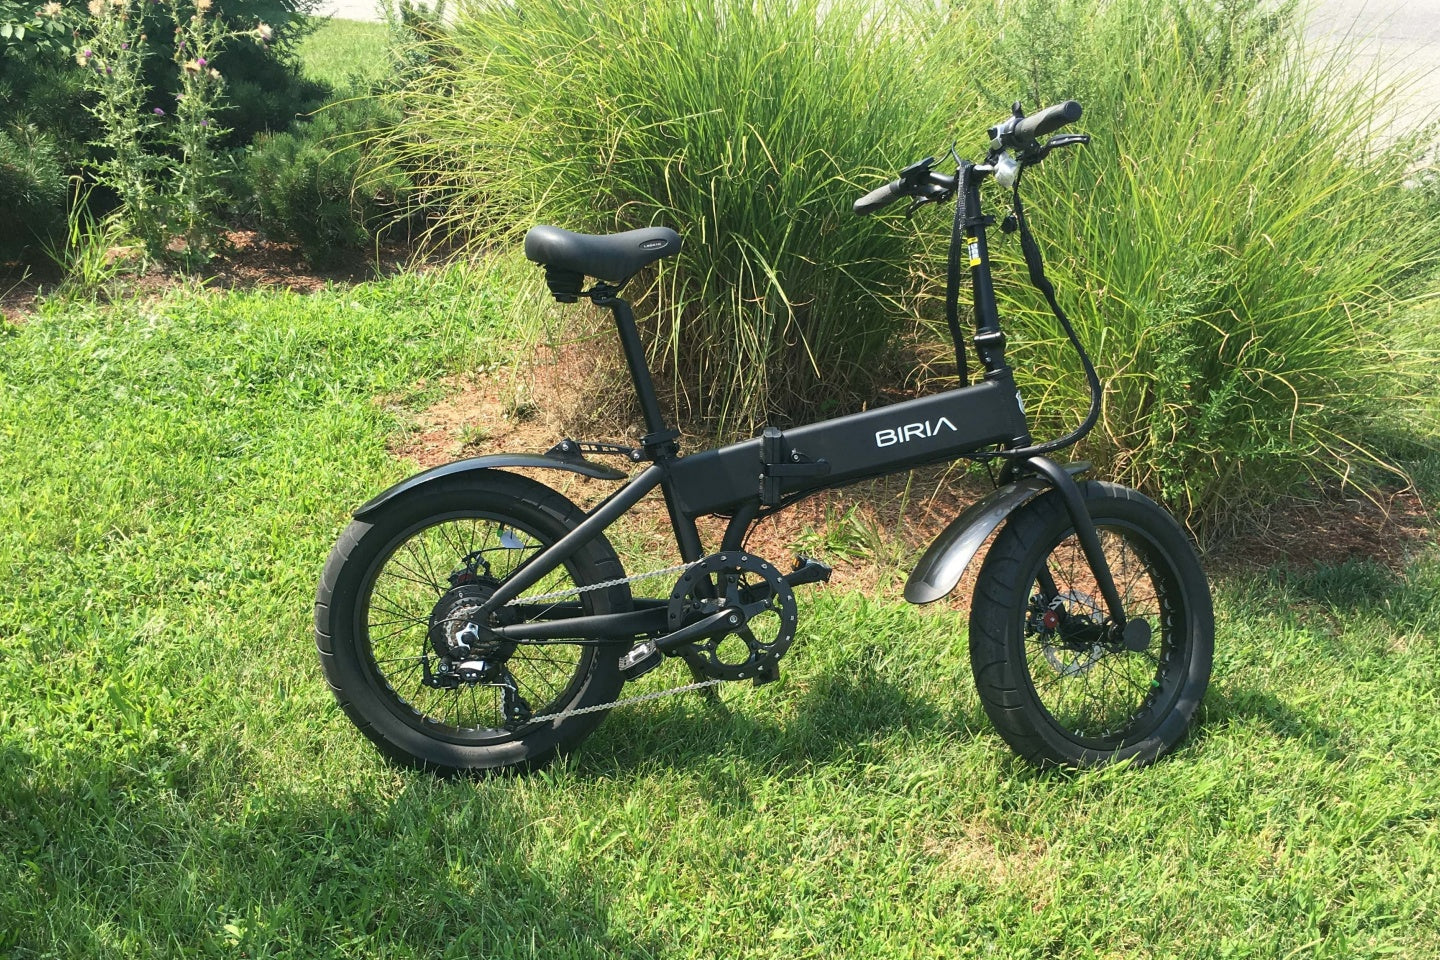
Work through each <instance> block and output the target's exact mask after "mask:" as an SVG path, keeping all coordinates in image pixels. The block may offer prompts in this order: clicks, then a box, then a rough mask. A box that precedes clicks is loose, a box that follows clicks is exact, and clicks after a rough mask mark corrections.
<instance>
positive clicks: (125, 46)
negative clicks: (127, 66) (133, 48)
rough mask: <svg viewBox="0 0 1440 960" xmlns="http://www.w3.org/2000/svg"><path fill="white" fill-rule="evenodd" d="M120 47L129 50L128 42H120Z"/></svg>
mask: <svg viewBox="0 0 1440 960" xmlns="http://www.w3.org/2000/svg"><path fill="white" fill-rule="evenodd" d="M120 49H121V50H129V49H130V44H128V43H122V44H120Z"/></svg>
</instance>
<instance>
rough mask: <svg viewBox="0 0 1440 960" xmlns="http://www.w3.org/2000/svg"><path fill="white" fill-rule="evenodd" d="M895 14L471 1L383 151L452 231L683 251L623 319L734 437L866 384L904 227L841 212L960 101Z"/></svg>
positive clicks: (826, 5)
mask: <svg viewBox="0 0 1440 960" xmlns="http://www.w3.org/2000/svg"><path fill="white" fill-rule="evenodd" d="M907 16H908V14H907V13H906V12H905V8H903V7H897V8H895V9H894V10H888V11H887V10H882V7H881V5H877V4H873V3H869V2H865V0H760V2H754V0H645V2H640V3H638V4H630V5H623V6H622V5H614V4H599V3H594V2H586V0H537V2H534V3H527V4H524V5H523V7H522V8H519V10H517V8H516V7H515V6H513V5H512V4H510V3H508V2H503V0H479V2H476V3H473V4H470V5H466V6H464V7H462V9H461V11H460V13H459V15H458V18H457V20H456V23H455V27H454V30H453V32H452V34H451V35H450V36H449V37H447V38H446V39H445V44H446V45H447V47H446V53H445V55H444V56H442V57H439V58H437V59H436V60H435V62H434V63H433V64H432V66H431V67H430V69H428V70H426V71H424V72H423V73H422V74H421V75H420V76H419V77H418V78H417V79H415V80H414V81H413V82H411V83H410V84H409V85H408V86H407V87H406V89H405V90H404V91H403V93H402V95H401V97H400V102H401V103H402V105H403V107H404V109H405V111H406V117H405V122H404V124H403V127H402V129H401V130H400V131H399V134H398V136H397V141H398V142H397V149H398V151H399V152H400V154H401V156H402V157H403V159H404V161H405V162H407V163H409V164H411V165H412V166H413V168H414V169H416V170H417V171H418V172H417V174H416V176H417V177H423V178H424V179H425V180H426V182H427V183H428V184H432V185H433V188H432V195H434V196H436V197H437V199H439V200H440V201H441V202H443V203H444V204H445V206H446V209H447V211H448V216H449V220H448V224H449V226H450V227H451V228H452V229H453V230H456V231H460V232H465V233H469V234H471V235H476V234H478V235H481V236H484V237H487V238H493V237H494V236H496V235H497V234H498V235H499V236H501V237H503V238H506V239H509V240H513V239H515V238H516V237H517V236H518V234H519V233H520V232H522V231H523V230H524V229H525V228H527V227H528V226H530V225H532V224H534V223H535V222H539V221H543V222H551V223H556V224H558V225H561V226H564V227H566V228H568V229H575V230H590V231H606V230H615V229H624V228H630V227H638V226H646V225H650V224H664V225H668V226H671V227H674V228H676V229H677V230H678V231H679V232H680V233H681V235H682V236H683V237H684V244H685V246H684V250H683V251H682V253H681V254H680V256H679V258H678V259H677V260H675V261H667V262H666V263H665V264H663V265H662V266H661V268H660V272H659V274H658V279H656V280H655V282H653V283H652V284H651V285H650V286H649V288H648V293H645V295H644V299H645V300H646V301H647V302H646V303H644V304H642V306H641V308H640V309H639V310H638V311H637V312H638V313H639V314H640V316H641V318H642V321H643V320H645V319H646V318H654V319H653V323H654V325H653V326H651V327H650V328H649V329H648V335H649V338H650V339H649V344H650V352H651V357H652V361H653V362H655V363H656V365H657V367H658V369H659V372H660V379H661V381H662V383H668V384H670V389H671V393H672V395H673V396H674V397H675V398H676V401H677V402H676V405H677V407H679V408H680V412H681V413H682V414H689V415H690V416H691V417H694V415H696V414H702V415H714V414H716V413H718V414H719V416H720V418H721V420H722V421H724V422H726V423H728V424H729V425H731V426H736V425H738V426H746V425H749V424H751V423H753V422H755V421H758V420H762V419H764V418H766V417H768V416H773V415H799V414H803V413H806V412H810V411H815V410H817V409H829V408H833V407H835V406H836V405H838V404H841V403H844V402H846V401H847V400H848V399H849V395H851V394H853V393H855V392H857V391H859V392H861V393H865V392H868V391H869V390H870V389H871V387H872V383H871V377H872V375H873V372H874V370H875V367H876V365H877V360H878V357H879V356H880V355H881V354H882V353H883V352H884V348H885V346H886V344H887V341H889V340H890V338H891V337H892V336H893V334H894V332H895V331H896V329H897V326H898V325H899V324H900V322H901V321H900V320H899V311H897V310H895V309H894V308H893V304H892V302H891V301H892V299H893V298H895V297H896V296H898V295H899V294H900V293H901V292H902V291H903V289H904V287H905V285H906V283H907V279H908V255H907V246H906V243H905V241H904V239H903V236H904V233H905V230H904V229H903V228H900V229H897V227H896V225H895V224H894V222H893V221H886V220H881V219H876V218H869V219H861V218H858V217H856V216H854V214H853V213H852V212H851V210H850V205H851V203H852V202H853V201H854V199H855V198H856V197H857V196H858V195H860V194H861V193H863V192H865V191H868V190H870V189H872V188H874V187H875V186H878V185H879V184H880V183H881V182H883V180H882V178H884V179H889V178H892V177H893V176H894V173H895V171H896V170H898V169H899V168H900V167H902V166H904V165H905V164H906V163H908V162H910V161H911V160H913V159H916V158H917V157H918V156H921V155H923V154H924V153H925V152H933V151H934V149H935V147H936V146H938V145H941V144H944V143H946V142H948V140H947V139H946V138H945V137H944V130H945V129H946V121H947V120H948V119H949V117H951V116H952V115H953V114H954V113H955V112H956V111H957V109H958V108H959V107H960V106H961V103H960V102H959V101H961V100H963V95H961V96H958V97H957V95H956V94H955V92H954V91H953V90H952V89H950V88H949V86H948V85H947V80H949V79H950V78H952V77H953V76H954V74H953V73H952V72H951V71H952V70H953V69H955V67H956V65H954V64H949V63H947V64H945V67H944V69H941V70H935V69H928V68H927V67H926V66H925V65H923V64H922V63H920V62H919V61H918V60H917V57H916V46H917V42H922V41H917V38H923V37H925V36H926V34H927V31H928V30H929V28H930V25H929V24H922V23H918V22H911V21H909V20H907V19H905V18H906V17H907ZM965 49H967V48H966V47H964V46H959V47H956V48H954V49H952V50H951V51H950V52H949V54H948V55H949V57H951V58H952V59H953V58H955V57H957V56H962V55H963V53H962V52H963V50H965ZM971 49H973V47H971ZM959 66H962V67H963V64H960V65H959ZM822 385H823V386H822ZM692 422H693V421H692Z"/></svg>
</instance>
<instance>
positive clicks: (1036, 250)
mask: <svg viewBox="0 0 1440 960" xmlns="http://www.w3.org/2000/svg"><path fill="white" fill-rule="evenodd" d="M1024 174H1025V167H1024V165H1023V164H1022V165H1021V167H1020V172H1019V173H1017V174H1016V176H1015V184H1014V186H1013V187H1012V195H1013V200H1012V206H1013V210H1014V216H1015V225H1016V226H1017V227H1018V228H1019V230H1020V250H1021V252H1022V253H1023V254H1024V256H1025V266H1027V267H1028V268H1029V269H1030V284H1031V285H1032V286H1033V287H1034V288H1035V289H1036V290H1039V291H1040V293H1041V294H1042V295H1043V296H1044V297H1045V301H1046V302H1047V303H1048V304H1049V305H1050V312H1051V313H1053V314H1054V315H1055V319H1056V320H1058V321H1059V322H1060V328H1061V329H1062V330H1064V331H1065V336H1066V337H1068V338H1069V339H1070V344H1071V346H1073V347H1074V348H1075V352H1076V353H1077V354H1079V356H1080V365H1081V366H1082V367H1083V368H1084V370H1085V380H1086V382H1087V383H1088V385H1089V387H1090V410H1089V411H1088V412H1087V413H1086V415H1085V419H1084V421H1083V422H1081V424H1080V426H1078V427H1076V428H1075V429H1074V430H1072V431H1071V432H1070V433H1068V434H1066V435H1065V436H1063V437H1061V438H1059V439H1058V440H1048V441H1046V442H1045V443H1038V444H1035V445H1033V446H1029V447H1016V448H1013V449H1009V450H994V451H990V452H988V453H986V454H985V455H984V456H985V457H986V458H987V459H988V458H989V457H992V456H993V457H1001V458H1003V459H1006V460H1025V459H1028V458H1030V457H1038V456H1043V455H1045V454H1047V453H1053V452H1054V451H1056V450H1060V449H1063V448H1065V447H1068V446H1072V445H1073V444H1075V443H1078V442H1079V441H1080V440H1081V439H1082V438H1083V437H1084V436H1085V435H1086V434H1087V433H1089V432H1090V431H1091V430H1092V429H1093V428H1094V427H1095V424H1096V422H1097V421H1098V420H1099V419H1100V397H1101V387H1100V375H1099V374H1098V373H1096V372H1095V364H1094V363H1092V362H1091V361H1090V355H1089V354H1088V353H1086V352H1085V347H1084V346H1083V345H1082V344H1081V343H1080V337H1079V335H1078V334H1077V333H1076V332H1075V327H1074V326H1073V325H1072V324H1071V323H1070V318H1069V317H1067V316H1066V315H1065V311H1064V310H1062V309H1061V308H1060V303H1059V301H1058V300H1056V298H1055V286H1054V284H1052V283H1051V282H1050V279H1049V278H1048V277H1046V276H1045V261H1044V257H1043V256H1042V255H1041V253H1040V245H1039V244H1038V243H1036V242H1035V235H1034V234H1033V233H1031V232H1030V224H1029V222H1028V221H1026V219H1025V204H1024V202H1023V201H1022V200H1021V199H1020V181H1021V179H1022V178H1023V177H1024ZM958 212H959V210H958V207H957V213H958ZM957 222H958V221H957ZM952 262H953V251H952Z"/></svg>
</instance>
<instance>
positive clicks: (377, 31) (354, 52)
mask: <svg viewBox="0 0 1440 960" xmlns="http://www.w3.org/2000/svg"><path fill="white" fill-rule="evenodd" d="M296 54H297V56H299V58H300V62H301V64H302V65H303V72H304V74H305V76H306V77H308V78H309V79H311V80H319V81H320V82H322V83H328V84H330V85H331V86H332V87H334V88H335V89H336V90H363V89H365V88H366V87H367V86H369V85H370V84H372V83H375V82H376V81H380V80H384V79H386V78H387V77H389V76H390V73H391V71H392V69H393V64H392V62H391V54H390V30H389V28H388V27H387V26H386V25H385V24H383V23H366V22H363V21H360V20H336V19H330V20H327V21H325V22H324V23H323V24H321V25H320V27H319V28H318V29H317V30H316V31H315V32H314V33H312V34H311V35H310V36H308V37H306V38H305V39H304V40H303V41H301V43H300V45H299V48H298V49H297V50H296Z"/></svg>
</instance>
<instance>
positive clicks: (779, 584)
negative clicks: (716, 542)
mask: <svg viewBox="0 0 1440 960" xmlns="http://www.w3.org/2000/svg"><path fill="white" fill-rule="evenodd" d="M722 610H731V611H734V613H735V614H736V624H735V627H734V629H733V630H731V631H730V632H729V633H725V634H721V635H720V636H716V637H711V638H709V639H708V640H702V641H697V642H695V643H691V644H688V645H686V646H685V647H682V648H681V649H680V652H681V655H682V656H684V657H685V659H686V660H688V661H690V663H691V664H693V665H695V666H697V667H699V669H700V670H701V671H702V672H703V673H704V674H705V676H707V677H712V678H719V679H723V680H747V679H750V678H755V679H756V680H757V681H765V680H773V679H774V678H775V676H776V675H777V672H778V664H779V662H780V658H781V657H782V656H784V655H785V651H786V650H788V649H790V642H791V641H792V640H794V639H795V623H796V608H795V593H794V591H793V590H791V589H790V585H789V584H788V583H786V582H785V580H784V579H783V578H782V577H781V576H780V572H779V571H778V570H776V569H775V567H774V566H773V565H772V564H770V563H768V562H766V561H765V560H762V559H760V558H759V557H757V556H754V555H753V554H749V553H745V552H744V551H743V550H737V551H733V552H726V553H718V554H714V555H712V556H709V557H706V558H705V559H704V560H701V561H700V562H699V563H697V564H695V565H694V566H692V567H690V568H689V569H688V570H686V571H685V573H684V575H683V576H681V577H680V579H679V580H678V581H676V583H675V588H674V589H673V590H672V591H671V592H670V606H669V609H668V611H667V612H668V623H669V627H670V629H671V630H672V631H674V630H679V629H680V628H681V627H684V626H687V625H688V624H691V623H694V622H696V621H697V620H701V619H703V618H705V617H708V616H712V615H714V614H715V613H718V612H720V611H722Z"/></svg>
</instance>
